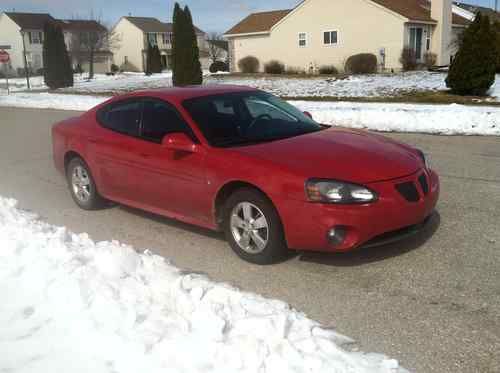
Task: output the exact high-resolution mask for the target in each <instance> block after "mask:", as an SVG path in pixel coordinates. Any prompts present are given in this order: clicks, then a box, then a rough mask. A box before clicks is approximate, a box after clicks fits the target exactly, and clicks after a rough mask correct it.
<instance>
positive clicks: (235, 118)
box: [183, 91, 323, 147]
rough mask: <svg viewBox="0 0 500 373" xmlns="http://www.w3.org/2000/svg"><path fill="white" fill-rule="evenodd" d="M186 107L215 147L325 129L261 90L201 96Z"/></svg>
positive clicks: (263, 140) (185, 105) (270, 139)
mask: <svg viewBox="0 0 500 373" xmlns="http://www.w3.org/2000/svg"><path fill="white" fill-rule="evenodd" d="M183 105H184V107H185V108H186V110H187V111H188V112H189V114H190V115H191V117H192V118H193V119H194V121H195V122H196V123H197V124H198V127H199V128H200V130H201V131H202V132H203V134H204V135H205V137H206V138H207V140H208V142H209V143H210V144H211V145H213V146H220V147H226V146H237V145H245V144H254V143H259V142H269V141H276V140H281V139H286V138H289V137H294V136H300V135H303V134H306V133H311V132H315V131H320V130H321V129H323V127H322V126H321V125H319V124H318V123H316V122H315V121H313V120H312V119H311V118H309V117H308V116H306V115H304V113H302V112H301V111H300V110H298V109H297V108H296V107H294V106H292V105H290V104H288V103H287V102H285V101H283V100H281V99H279V98H278V97H275V96H273V95H271V94H268V93H265V92H260V91H255V92H241V93H228V94H224V95H217V96H208V97H199V98H195V99H190V100H187V101H185V102H184V103H183Z"/></svg>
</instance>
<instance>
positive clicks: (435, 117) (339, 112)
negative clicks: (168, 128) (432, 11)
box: [0, 93, 500, 136]
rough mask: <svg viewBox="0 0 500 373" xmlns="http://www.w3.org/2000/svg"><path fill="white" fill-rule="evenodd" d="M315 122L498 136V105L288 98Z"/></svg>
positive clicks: (67, 101) (61, 103)
mask: <svg viewBox="0 0 500 373" xmlns="http://www.w3.org/2000/svg"><path fill="white" fill-rule="evenodd" d="M107 99H108V97H103V96H86V95H69V94H52V93H16V94H11V95H8V96H7V95H0V106H11V107H34V108H44V109H61V110H81V111H85V110H88V109H90V108H92V107H94V106H95V105H97V104H99V103H101V102H103V101H105V100H107ZM290 103H291V104H293V105H296V106H297V107H299V108H300V109H301V110H303V111H309V112H310V113H311V114H312V115H313V117H314V119H316V120H317V121H318V122H321V123H324V124H330V125H338V126H344V127H353V128H366V129H370V130H375V131H391V132H392V131H394V132H420V133H433V134H446V135H495V136H500V107H494V106H469V105H467V106H465V105H456V104H452V105H419V104H385V103H356V102H314V101H290Z"/></svg>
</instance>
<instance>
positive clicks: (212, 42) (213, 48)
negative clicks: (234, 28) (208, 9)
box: [208, 32, 224, 63]
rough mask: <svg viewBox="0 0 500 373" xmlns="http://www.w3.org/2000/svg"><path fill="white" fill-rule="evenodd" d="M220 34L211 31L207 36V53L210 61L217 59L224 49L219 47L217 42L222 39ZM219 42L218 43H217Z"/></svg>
mask: <svg viewBox="0 0 500 373" xmlns="http://www.w3.org/2000/svg"><path fill="white" fill-rule="evenodd" d="M223 40H224V39H222V35H221V34H218V33H216V32H212V33H210V34H209V36H208V55H209V57H210V59H211V60H212V62H214V63H215V62H217V61H219V59H220V57H221V56H222V55H223V53H224V50H223V49H222V48H221V47H220V44H219V43H218V42H220V41H223ZM217 44H219V45H217Z"/></svg>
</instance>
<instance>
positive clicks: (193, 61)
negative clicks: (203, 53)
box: [184, 5, 203, 84]
mask: <svg viewBox="0 0 500 373" xmlns="http://www.w3.org/2000/svg"><path fill="white" fill-rule="evenodd" d="M184 17H185V20H186V32H187V35H186V39H187V40H188V44H187V45H188V47H187V48H188V49H187V51H186V59H187V62H188V66H189V70H188V77H187V79H188V83H187V84H201V83H203V73H202V71H201V63H200V49H199V48H198V38H197V35H196V31H195V29H194V24H193V18H192V17H191V11H190V10H189V7H188V6H187V5H186V6H185V7H184Z"/></svg>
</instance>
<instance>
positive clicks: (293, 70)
mask: <svg viewBox="0 0 500 373" xmlns="http://www.w3.org/2000/svg"><path fill="white" fill-rule="evenodd" d="M305 73H306V72H305V71H304V69H302V68H300V67H293V66H289V67H287V68H286V70H285V74H287V75H304V74H305Z"/></svg>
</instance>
